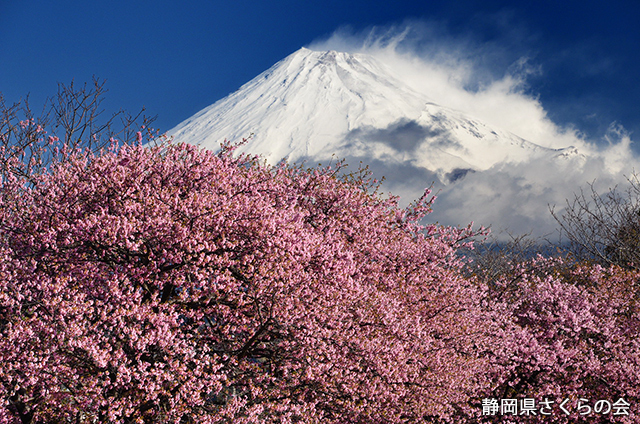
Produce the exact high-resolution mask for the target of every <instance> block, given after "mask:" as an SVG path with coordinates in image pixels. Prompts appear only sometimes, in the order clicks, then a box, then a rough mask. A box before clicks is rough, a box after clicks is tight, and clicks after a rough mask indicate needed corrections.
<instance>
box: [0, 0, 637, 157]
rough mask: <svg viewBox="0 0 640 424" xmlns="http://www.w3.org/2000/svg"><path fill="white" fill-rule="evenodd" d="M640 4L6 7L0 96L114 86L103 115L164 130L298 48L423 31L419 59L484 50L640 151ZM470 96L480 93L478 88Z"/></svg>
mask: <svg viewBox="0 0 640 424" xmlns="http://www.w3.org/2000/svg"><path fill="white" fill-rule="evenodd" d="M638 17H640V3H639V2H638V1H637V0H628V1H620V0H611V1H607V2H602V1H584V0H583V1H574V0H564V1H557V0H555V1H536V2H520V1H491V0H478V1H476V0H460V1H445V0H432V1H428V0H423V1H415V0H411V1H403V0H395V1H393V2H391V1H378V0H366V1H364V0H363V1H360V0H358V1H348V0H341V1H335V0H323V1H315V0H307V1H300V0H296V1H289V0H286V1H285V0H273V1H269V2H266V1H265V2H257V1H248V0H234V1H225V2H218V1H195V0H182V1H180V2H178V1H162V0H155V1H135V0H126V1H123V0H112V1H109V2H103V1H86V0H85V1H77V0H61V1H56V2H52V1H45V0H33V1H30V0H23V1H17V0H15V1H3V0H0V92H2V94H3V95H4V98H5V101H6V102H8V103H11V102H15V101H18V100H20V99H21V98H23V97H24V96H25V95H26V94H28V93H30V99H31V103H32V105H33V106H34V109H36V110H37V109H39V107H40V105H41V104H42V103H43V102H44V99H45V98H46V97H47V96H51V95H53V94H55V92H56V90H57V83H58V82H62V83H65V84H68V83H69V82H71V81H72V80H74V81H75V83H76V84H80V83H83V82H86V81H91V79H92V76H93V75H95V76H97V77H99V78H102V79H106V81H107V84H106V85H107V88H108V89H109V93H108V94H107V97H106V101H105V103H104V106H105V108H106V109H107V111H108V112H109V111H115V110H117V109H120V108H123V109H126V110H128V111H130V112H137V111H138V110H139V109H140V108H141V107H142V106H145V107H146V109H147V113H148V114H151V115H157V117H158V118H157V121H156V123H155V126H156V128H159V129H160V130H161V131H167V130H169V129H171V128H172V127H173V126H175V125H177V124H178V123H179V122H181V121H182V120H184V119H186V118H188V117H190V116H191V115H193V114H194V113H196V112H197V111H199V110H200V109H202V108H204V107H206V106H208V105H210V104H212V103H213V102H215V101H216V100H218V99H220V98H222V97H224V96H226V95H227V94H229V93H231V92H232V91H234V90H236V89H237V88H238V87H240V85H242V84H243V83H245V82H247V81H249V80H250V79H251V78H253V77H255V76H256V75H258V74H259V73H260V72H262V71H264V70H266V69H267V68H269V67H270V66H271V65H273V64H274V63H275V62H277V61H278V60H280V59H283V58H284V57H285V56H287V55H288V54H290V53H292V52H294V51H295V50H297V49H299V48H300V47H302V46H308V45H310V44H311V43H314V42H318V41H321V40H325V39H327V38H329V37H331V35H332V34H333V33H334V32H335V31H337V30H339V33H340V34H348V35H350V36H351V37H355V38H358V37H361V38H362V37H364V36H365V35H366V34H368V33H369V32H370V31H371V30H373V31H374V32H375V33H381V32H384V29H385V28H390V27H393V26H402V25H404V24H406V23H407V22H411V23H412V25H414V26H415V25H418V26H419V27H420V28H422V31H421V32H420V34H421V35H419V36H418V38H419V39H417V40H413V41H414V42H413V48H415V49H416V50H417V51H427V50H428V51H433V50H434V49H436V50H437V49H445V50H446V49H449V50H451V51H461V52H463V53H460V54H461V55H465V56H466V57H467V58H468V56H474V58H473V63H474V64H475V65H474V66H475V67H476V68H475V71H476V72H477V73H478V75H482V76H484V78H487V79H492V78H493V79H499V78H501V77H503V76H504V75H505V74H506V73H509V72H513V70H514V68H517V67H518V66H520V65H519V64H522V63H526V64H527V69H528V71H527V77H526V90H527V92H528V93H529V94H530V95H531V96H534V97H538V98H539V100H540V102H541V104H542V105H543V107H544V109H545V111H546V113H547V114H548V116H549V117H550V118H551V119H552V120H553V121H554V122H556V123H558V124H560V125H567V124H573V125H574V126H575V127H576V128H577V129H578V130H580V131H582V132H583V133H585V134H586V135H587V136H588V137H589V138H592V139H599V138H601V137H602V136H603V135H604V134H605V132H606V129H607V128H608V127H609V126H610V124H611V123H612V122H614V121H615V122H617V123H618V124H620V125H622V126H623V127H624V128H625V130H626V131H629V132H631V134H632V135H631V139H632V140H634V141H635V142H634V147H635V150H637V151H638V150H640V147H639V146H638V144H640V102H638V99H640V55H639V54H638V53H640V52H639V50H640V25H638V22H637V21H638ZM471 89H473V88H471Z"/></svg>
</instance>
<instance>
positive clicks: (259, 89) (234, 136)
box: [170, 48, 554, 182]
mask: <svg viewBox="0 0 640 424" xmlns="http://www.w3.org/2000/svg"><path fill="white" fill-rule="evenodd" d="M170 134H171V135H173V136H174V137H175V139H176V140H184V141H187V142H189V143H193V144H198V145H201V146H203V147H206V148H210V149H215V148H217V147H218V146H219V143H220V142H221V141H222V140H224V139H229V140H239V139H242V138H244V137H249V136H250V135H252V134H253V136H252V138H251V140H250V142H249V143H248V144H247V145H246V146H245V147H244V149H243V150H245V151H250V152H251V153H258V154H261V155H263V156H264V157H265V158H266V159H267V160H268V161H269V162H271V163H275V162H277V161H279V160H280V159H282V158H284V157H287V158H288V159H289V161H297V160H299V159H301V158H304V157H309V158H314V159H319V160H322V159H326V158H329V157H331V155H332V154H336V155H337V156H339V157H341V156H345V155H350V154H351V155H352V154H354V153H358V154H359V155H363V156H368V157H371V158H375V159H382V158H385V160H390V161H395V162H404V161H407V160H410V161H412V162H413V163H414V164H415V165H416V166H419V167H423V168H425V169H428V170H430V171H433V172H436V173H437V174H438V175H439V176H440V177H442V178H444V176H445V175H446V174H448V173H450V172H452V171H454V170H455V169H472V170H485V169H488V168H490V167H491V166H493V165H495V164H496V163H500V162H504V161H509V162H519V161H522V160H526V159H528V158H530V157H531V156H532V155H540V154H552V153H553V152H554V151H553V150H551V149H546V148H544V147H541V146H538V145H536V144H533V143H530V142H528V141H526V140H524V139H522V138H520V137H518V136H516V135H514V134H511V133H508V132H506V131H503V130H500V129H497V128H491V127H489V126H488V125H486V124H483V123H482V122H480V121H478V120H474V119H472V118H469V117H466V116H464V115H463V114H461V113H459V112H456V111H454V110H450V109H447V108H444V107H441V106H438V105H437V104H435V103H433V102H432V101H431V100H430V99H429V98H428V97H427V96H425V95H424V94H421V93H417V92H415V91H413V90H412V89H411V88H409V87H408V86H406V85H405V84H403V83H402V82H401V81H399V80H398V79H396V78H395V77H394V76H393V75H392V74H391V73H390V71H389V70H388V69H387V68H385V66H384V65H383V64H381V63H379V62H378V61H376V60H375V59H374V58H373V57H371V56H367V55H359V54H354V55H352V54H348V53H339V52H335V51H328V52H318V51H312V50H308V49H305V48H302V49H300V50H298V51H297V52H295V53H293V54H292V55H290V56H289V57H287V58H286V59H284V60H282V61H280V62H278V63H277V64H276V65H274V66H273V67H272V68H271V69H269V70H267V71H266V72H264V73H262V74H260V75H259V76H257V77H256V78H254V79H253V80H252V81H250V82H249V83H247V84H245V85H244V86H242V87H241V88H240V89H239V90H238V91H237V92H235V93H233V94H231V95H230V96H228V97H226V98H224V99H222V100H220V101H218V102H216V103H215V104H213V105H212V106H210V107H208V108H206V109H204V110H202V111H201V112H199V113H198V114H196V115H195V116H193V117H192V118H190V119H188V120H186V121H184V122H183V123H181V124H180V125H178V126H177V127H176V128H174V129H173V130H172V131H171V132H170ZM443 182H444V181H443Z"/></svg>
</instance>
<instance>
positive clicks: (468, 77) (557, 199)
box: [308, 22, 640, 236]
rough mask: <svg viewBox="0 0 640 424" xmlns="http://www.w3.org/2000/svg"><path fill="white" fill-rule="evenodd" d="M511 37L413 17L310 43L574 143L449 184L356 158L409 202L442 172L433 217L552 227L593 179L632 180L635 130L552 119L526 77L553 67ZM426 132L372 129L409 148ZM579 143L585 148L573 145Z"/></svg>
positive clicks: (467, 109) (523, 132) (537, 137)
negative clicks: (555, 154) (498, 38)
mask: <svg viewBox="0 0 640 424" xmlns="http://www.w3.org/2000/svg"><path fill="white" fill-rule="evenodd" d="M514 31H515V30H514ZM509 37H510V38H511V39H510V40H509V41H508V42H507V43H506V44H505V43H503V44H500V43H487V44H481V43H477V42H474V41H473V38H472V37H470V36H469V37H454V36H452V35H450V34H448V33H447V31H446V29H445V28H444V26H442V25H439V24H434V23H425V22H409V23H405V24H403V25H401V26H395V27H386V28H372V29H370V30H367V31H365V32H361V33H354V32H351V31H349V30H348V29H344V28H343V29H341V30H338V31H336V32H335V33H334V34H332V35H331V36H330V37H328V38H326V39H324V40H319V41H316V42H314V43H312V44H311V45H309V46H308V47H309V48H310V49H312V50H338V51H347V52H350V53H366V54H369V55H372V56H374V57H375V58H377V59H378V60H379V61H380V62H381V63H384V64H385V65H386V66H387V67H388V68H389V69H390V70H391V71H392V72H393V73H394V74H395V75H397V76H398V78H399V79H400V80H402V82H404V83H405V84H407V85H408V86H410V87H411V88H412V89H413V90H415V91H417V92H419V93H424V94H425V95H427V96H428V97H429V98H430V99H432V100H433V102H434V103H436V104H439V105H441V106H445V107H448V108H451V109H455V110H458V111H460V112H463V113H464V114H466V115H468V116H470V117H474V118H478V119H479V120H481V121H483V122H486V123H488V124H491V125H495V126H496V127H500V128H502V129H505V130H508V131H510V132H512V133H514V134H516V135H518V136H520V137H522V138H523V139H526V140H527V141H531V142H533V143H536V144H538V145H540V146H544V147H548V148H552V149H566V150H565V151H563V152H560V153H559V156H562V155H564V156H566V158H563V157H560V158H558V160H554V161H548V160H546V159H544V158H539V157H531V158H530V159H528V160H525V161H520V162H515V161H505V162H503V163H499V164H495V165H494V166H492V167H490V168H489V169H486V170H483V171H481V172H473V173H463V174H462V177H461V178H453V179H452V180H455V181H454V182H452V183H449V184H446V183H447V182H446V181H441V180H442V178H440V181H438V178H437V176H436V175H425V172H426V171H425V170H424V169H417V168H416V167H415V166H414V165H413V164H412V162H411V161H410V160H409V161H407V163H404V164H394V165H393V166H390V165H389V164H388V163H387V164H382V163H380V162H379V161H378V160H377V159H376V160H374V158H367V157H358V158H356V157H354V158H352V159H361V160H363V161H365V162H366V161H367V160H369V161H370V162H371V163H372V170H374V172H376V176H378V177H379V176H380V175H379V174H380V173H384V174H383V175H385V177H386V179H387V181H386V183H385V188H386V189H387V190H390V191H392V192H393V193H394V194H398V195H401V196H402V203H403V204H407V203H408V201H409V199H412V198H415V197H417V196H418V195H419V192H420V190H421V189H422V188H423V186H424V185H425V184H424V183H425V182H427V181H426V179H428V178H429V177H433V181H435V187H436V188H437V189H441V190H442V191H441V193H440V196H439V200H438V202H437V204H436V208H435V211H434V214H433V215H432V216H431V218H432V219H436V220H438V221H440V222H443V223H447V224H456V225H465V224H466V223H468V222H469V221H472V220H473V221H475V222H476V223H478V224H483V225H489V224H491V225H492V226H493V228H494V229H496V230H498V231H500V230H508V231H512V232H515V233H524V232H532V233H533V234H535V235H538V236H540V235H546V234H552V233H553V232H554V228H555V221H554V220H553V219H552V217H551V215H550V213H549V207H550V205H551V206H552V205H557V208H556V210H558V211H561V210H562V208H563V206H564V205H565V204H566V199H572V198H573V197H574V193H578V192H579V191H580V190H581V189H582V188H584V187H586V185H587V184H588V183H594V186H595V188H596V189H597V190H598V191H599V192H601V193H604V192H606V191H607V190H608V189H609V188H611V187H614V186H616V185H619V184H624V183H625V182H626V179H625V175H629V174H630V173H632V172H634V171H635V170H636V169H638V168H639V165H640V158H639V157H638V156H637V155H636V154H635V153H634V152H633V150H632V148H631V146H632V140H631V136H630V134H629V133H628V132H627V131H626V130H625V129H624V128H623V127H621V126H620V125H618V124H617V123H615V122H612V123H611V125H610V127H609V131H608V132H607V134H606V136H605V137H604V138H603V139H600V140H593V139H592V140H589V139H587V137H586V136H585V135H584V134H582V133H580V132H579V131H578V130H576V128H574V127H573V126H571V125H565V126H561V125H559V124H557V123H555V122H553V121H552V120H551V119H550V118H549V114H548V113H547V111H546V110H545V107H544V105H543V104H542V103H541V101H540V99H539V97H538V96H537V95H536V93H535V92H532V91H531V87H530V86H529V85H528V82H527V81H528V79H529V78H531V77H535V78H544V69H543V68H544V67H543V66H540V65H536V64H535V63H533V61H532V60H530V59H529V58H528V57H527V56H526V55H521V56H518V50H517V48H516V47H515V46H516V44H517V41H518V38H522V37H525V35H523V34H521V33H517V31H516V32H515V33H510V34H509ZM358 131H360V133H359V134H357V135H358V136H359V137H360V138H362V137H364V136H366V135H367V134H364V132H366V131H365V130H358ZM425 131H429V129H428V128H421V127H417V126H415V125H410V124H409V123H406V122H405V123H399V124H398V125H396V126H395V127H393V128H388V129H386V130H378V131H377V132H375V131H373V130H372V131H371V133H370V134H368V135H369V136H370V138H371V139H379V141H381V142H383V143H386V144H389V145H391V146H396V148H400V149H403V148H404V149H408V148H413V147H414V146H415V139H416V137H420V136H421V135H422V133H424V132H425ZM440 135H441V136H444V137H441V141H440V142H441V143H447V138H446V134H440ZM393 139H395V141H394V140H393ZM412 140H413V141H412ZM570 147H573V149H570ZM575 151H577V154H576V155H570V154H568V153H567V152H575ZM569 156H571V157H569ZM356 163H357V162H356ZM383 165H384V166H383ZM411 168H414V169H411ZM419 182H422V183H423V184H421V185H420V184H419ZM429 182H430V181H429ZM445 184H446V185H445Z"/></svg>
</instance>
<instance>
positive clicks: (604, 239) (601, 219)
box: [551, 172, 640, 269]
mask: <svg viewBox="0 0 640 424" xmlns="http://www.w3.org/2000/svg"><path fill="white" fill-rule="evenodd" d="M627 183H628V185H627V187H626V189H625V190H624V191H621V190H620V189H619V188H618V187H614V188H612V189H610V190H609V192H608V193H606V194H600V193H598V192H597V191H596V189H595V187H594V185H593V183H592V184H590V186H589V187H590V192H591V193H590V194H588V195H587V194H585V193H584V192H583V191H582V192H581V193H580V194H579V195H576V196H575V198H574V199H573V200H572V201H569V200H567V207H566V209H565V210H564V212H563V213H562V214H558V213H556V212H555V210H554V209H553V208H552V210H551V213H552V214H553V216H554V218H555V219H556V221H558V223H559V224H560V229H561V233H562V236H563V237H564V238H566V240H567V242H568V249H569V250H570V252H571V253H572V254H573V255H574V256H575V258H576V259H577V260H579V261H595V262H597V263H600V264H602V265H619V266H622V267H624V268H633V269H640V181H639V180H638V175H637V174H636V173H635V172H634V173H632V174H631V176H630V177H628V178H627Z"/></svg>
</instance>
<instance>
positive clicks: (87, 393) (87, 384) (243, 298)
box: [0, 121, 484, 423]
mask: <svg viewBox="0 0 640 424" xmlns="http://www.w3.org/2000/svg"><path fill="white" fill-rule="evenodd" d="M32 125H37V124H35V123H33V122H31V121H28V122H23V126H24V130H25V131H28V130H30V129H31V126H32ZM40 131H42V135H43V136H46V134H45V133H44V131H45V130H44V128H41V129H40V130H38V131H36V132H37V133H38V134H40ZM140 134H142V133H140ZM137 138H138V140H140V138H141V135H140V136H138V137H137ZM49 141H51V140H49ZM53 144H55V143H52V145H53ZM45 148H48V147H47V145H45ZM232 152H233V148H232V146H230V145H226V146H225V147H224V148H223V149H222V151H221V152H220V153H219V154H214V153H212V152H208V151H201V150H199V149H197V148H195V147H192V146H188V145H163V146H157V147H154V148H146V147H142V146H141V145H140V143H138V144H122V145H119V144H118V143H117V142H115V140H114V141H113V142H112V145H111V147H110V148H109V149H108V150H106V151H103V152H101V153H98V154H94V153H91V152H90V151H89V150H87V149H78V148H76V149H74V148H71V147H70V146H69V145H68V144H63V145H62V146H57V147H51V148H50V150H49V151H48V152H47V154H48V155H50V157H51V158H52V159H51V161H50V163H49V166H48V167H47V168H46V169H40V170H39V171H38V172H35V171H34V169H33V168H30V167H29V164H24V163H22V162H21V160H20V157H19V155H15V154H14V155H11V156H10V157H5V169H7V170H8V172H5V173H4V175H3V180H2V186H1V188H0V225H1V227H0V228H1V231H2V232H1V234H2V236H1V238H0V255H1V256H2V257H1V258H0V259H1V260H0V263H1V264H0V277H1V278H0V285H1V293H2V294H1V295H0V296H1V297H0V308H1V310H2V317H3V318H2V321H0V333H2V337H1V340H0V354H1V355H2V363H1V365H0V382H1V385H0V396H1V398H2V399H3V404H2V406H1V407H2V408H3V412H2V414H4V415H2V416H3V417H4V419H5V421H6V422H21V423H36V422H123V423H137V422H211V423H214V422H215V423H218V422H220V423H222V422H234V423H235V422H246V423H253V422H305V423H312V422H353V423H358V422H362V423H365V422H367V423H369V422H420V421H423V420H425V419H428V418H429V417H432V418H433V419H436V418H437V419H447V417H452V416H454V415H456V414H460V411H462V410H464V408H465V407H467V404H468V399H469V396H470V395H471V394H472V393H474V391H475V390H477V387H478V385H479V384H480V381H481V380H482V377H481V375H480V374H479V371H480V370H482V369H483V367H482V366H480V365H479V363H481V362H483V361H484V359H483V358H481V357H479V356H478V355H477V354H476V351H477V350H478V349H479V346H480V345H481V344H482V343H483V342H484V339H483V335H482V333H481V332H479V331H477V329H478V328H479V325H480V324H481V323H480V322H479V321H480V320H481V314H479V313H478V307H477V305H478V304H479V299H480V297H481V290H479V289H478V288H477V287H476V286H474V285H472V284H469V283H468V282H467V281H465V280H464V279H463V278H462V277H461V276H460V273H459V271H458V270H459V265H458V259H457V258H456V256H455V251H456V248H457V246H459V245H461V244H464V243H465V242H466V241H467V240H468V239H469V238H470V237H471V236H472V235H474V234H476V233H475V232H474V231H472V230H471V227H468V228H464V229H455V228H445V227H441V226H438V225H428V226H421V225H419V224H418V221H419V219H420V218H422V217H423V216H424V215H425V214H426V213H428V212H429V211H430V207H431V203H432V201H433V197H431V198H429V192H428V191H427V192H426V193H425V196H423V197H422V198H421V199H419V200H418V201H417V202H416V203H414V204H413V205H412V206H411V207H409V208H408V209H406V210H400V209H398V207H397V199H395V198H391V199H383V198H382V197H380V196H379V195H378V194H376V192H375V191H372V190H371V187H372V184H373V182H371V181H370V180H367V179H366V178H365V175H364V174H362V173H354V174H350V175H347V176H344V177H340V176H339V175H340V173H339V171H340V170H341V168H342V164H338V165H337V166H336V167H334V168H331V167H328V168H324V169H303V168H302V167H295V166H289V165H286V164H280V165H279V166H277V167H269V166H267V165H264V164H260V163H259V162H258V160H257V159H256V158H253V157H249V156H243V155H240V156H238V157H233V155H232ZM18 169H19V170H21V171H23V172H10V171H11V170H18ZM476 363H478V364H476Z"/></svg>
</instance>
